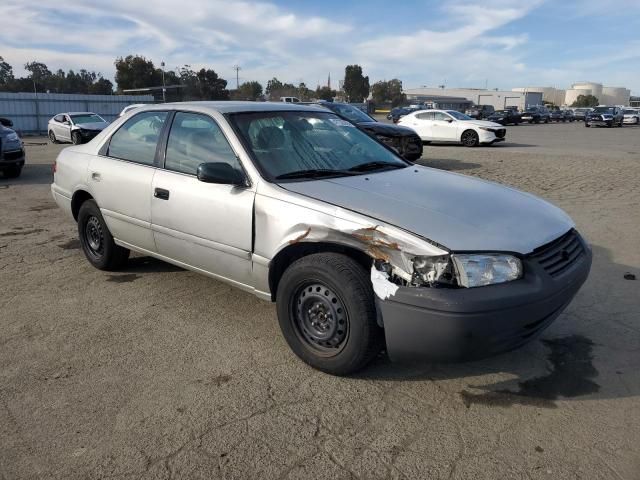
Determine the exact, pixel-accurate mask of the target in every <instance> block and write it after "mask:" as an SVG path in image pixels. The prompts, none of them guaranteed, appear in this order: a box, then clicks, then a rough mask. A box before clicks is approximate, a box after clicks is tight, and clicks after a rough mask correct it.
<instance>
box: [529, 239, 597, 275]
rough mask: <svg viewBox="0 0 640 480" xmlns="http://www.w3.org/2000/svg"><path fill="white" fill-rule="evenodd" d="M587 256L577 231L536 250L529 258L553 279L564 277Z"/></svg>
mask: <svg viewBox="0 0 640 480" xmlns="http://www.w3.org/2000/svg"><path fill="white" fill-rule="evenodd" d="M584 254H585V251H584V245H583V244H582V240H581V239H580V236H579V235H578V233H577V232H576V231H575V230H573V229H572V230H570V231H569V232H567V233H565V234H564V235H563V236H561V237H560V238H557V239H555V240H554V241H552V242H550V243H547V244H546V245H543V246H542V247H538V248H536V249H535V250H534V251H533V253H532V254H531V255H529V258H531V259H532V260H535V261H537V262H538V263H539V264H540V266H541V267H542V268H544V270H545V271H546V272H547V273H548V274H549V275H551V276H552V277H557V276H558V275H562V273H563V272H565V271H566V270H568V269H569V268H570V267H571V265H573V264H574V263H575V262H576V261H578V260H579V259H580V257H582V256H583V255H584Z"/></svg>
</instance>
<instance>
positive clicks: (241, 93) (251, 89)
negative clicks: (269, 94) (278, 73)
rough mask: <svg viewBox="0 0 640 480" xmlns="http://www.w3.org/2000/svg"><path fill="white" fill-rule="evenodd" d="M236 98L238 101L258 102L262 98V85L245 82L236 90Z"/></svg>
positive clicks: (254, 82)
mask: <svg viewBox="0 0 640 480" xmlns="http://www.w3.org/2000/svg"><path fill="white" fill-rule="evenodd" d="M237 97H238V99H240V100H258V99H259V98H260V97H262V85H260V82H256V81H252V82H245V83H243V84H241V85H240V87H239V88H238V92H237Z"/></svg>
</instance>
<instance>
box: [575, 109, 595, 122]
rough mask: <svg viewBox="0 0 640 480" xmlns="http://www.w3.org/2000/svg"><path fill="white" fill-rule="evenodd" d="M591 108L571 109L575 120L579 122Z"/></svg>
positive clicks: (582, 120)
mask: <svg viewBox="0 0 640 480" xmlns="http://www.w3.org/2000/svg"><path fill="white" fill-rule="evenodd" d="M591 110H593V109H592V108H576V109H574V110H573V118H574V119H575V120H578V121H579V122H584V119H585V117H586V115H587V113H589V112H590V111H591Z"/></svg>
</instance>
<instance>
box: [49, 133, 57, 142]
mask: <svg viewBox="0 0 640 480" xmlns="http://www.w3.org/2000/svg"><path fill="white" fill-rule="evenodd" d="M49 140H51V143H53V142H55V141H56V136H55V135H54V133H53V132H49Z"/></svg>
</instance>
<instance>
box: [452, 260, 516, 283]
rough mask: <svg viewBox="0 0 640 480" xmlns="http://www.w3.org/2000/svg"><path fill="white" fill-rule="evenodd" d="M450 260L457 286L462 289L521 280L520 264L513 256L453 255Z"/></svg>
mask: <svg viewBox="0 0 640 480" xmlns="http://www.w3.org/2000/svg"><path fill="white" fill-rule="evenodd" d="M451 259H452V261H453V264H454V266H455V269H456V276H457V279H458V284H459V285H461V286H463V287H467V288H472V287H481V286H484V285H493V284H496V283H504V282H510V281H512V280H517V279H519V278H522V262H521V261H520V259H518V258H516V257H514V256H513V255H505V254H501V253H491V254H453V255H451Z"/></svg>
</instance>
